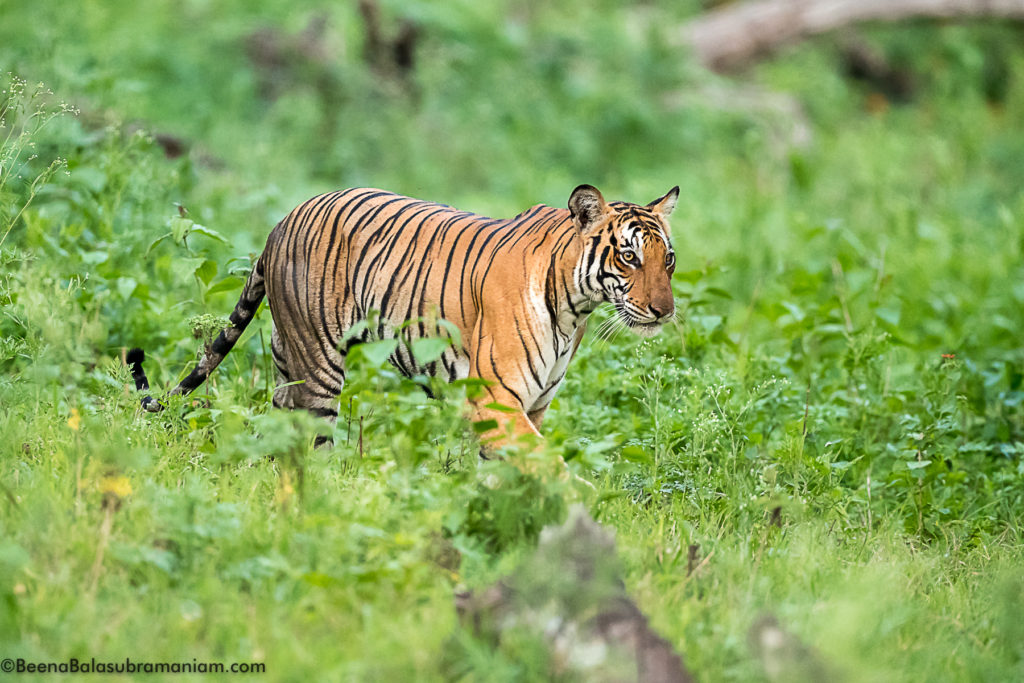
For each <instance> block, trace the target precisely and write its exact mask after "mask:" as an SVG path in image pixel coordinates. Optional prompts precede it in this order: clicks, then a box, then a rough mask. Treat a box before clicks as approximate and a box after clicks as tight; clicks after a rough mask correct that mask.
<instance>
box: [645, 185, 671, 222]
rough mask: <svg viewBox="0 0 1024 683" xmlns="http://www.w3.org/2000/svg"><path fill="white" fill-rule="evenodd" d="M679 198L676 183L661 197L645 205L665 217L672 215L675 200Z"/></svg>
mask: <svg viewBox="0 0 1024 683" xmlns="http://www.w3.org/2000/svg"><path fill="white" fill-rule="evenodd" d="M678 199H679V186H678V185H676V186H675V187H673V188H672V189H671V190H669V191H668V193H667V194H666V195H665V196H664V197H662V198H661V199H655V200H654V201H653V202H651V203H650V204H648V205H647V208H648V209H651V210H652V211H654V212H656V213H660V214H661V215H662V216H664V217H665V218H668V217H669V216H670V215H672V210H673V209H675V208H676V201H677V200H678Z"/></svg>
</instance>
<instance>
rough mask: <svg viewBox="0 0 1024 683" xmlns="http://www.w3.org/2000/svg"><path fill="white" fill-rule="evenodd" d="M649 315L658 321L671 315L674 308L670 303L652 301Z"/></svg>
mask: <svg viewBox="0 0 1024 683" xmlns="http://www.w3.org/2000/svg"><path fill="white" fill-rule="evenodd" d="M650 309H651V313H652V314H653V315H654V316H655V317H656V318H657V319H658V320H661V319H662V318H666V317H668V316H670V315H672V312H673V310H675V306H674V305H673V302H672V301H652V302H651V305H650Z"/></svg>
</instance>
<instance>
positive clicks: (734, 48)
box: [675, 0, 1024, 71]
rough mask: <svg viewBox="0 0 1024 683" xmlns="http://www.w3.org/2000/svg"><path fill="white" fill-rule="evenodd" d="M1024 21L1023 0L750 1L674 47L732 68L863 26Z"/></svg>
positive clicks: (712, 16)
mask: <svg viewBox="0 0 1024 683" xmlns="http://www.w3.org/2000/svg"><path fill="white" fill-rule="evenodd" d="M982 17H991V18H1002V19H1017V20H1021V19H1024V0H752V1H750V2H744V3H739V4H732V5H726V6H723V7H719V8H716V9H714V10H711V11H709V12H707V13H705V14H703V15H701V16H698V17H697V18H696V19H693V20H691V21H689V22H688V23H686V24H684V25H683V26H682V27H680V29H679V32H678V33H677V35H676V38H675V42H676V43H677V44H678V45H680V46H688V47H690V49H692V50H693V53H694V55H695V56H696V58H697V59H698V61H700V63H701V64H703V65H704V66H706V67H708V68H710V69H714V70H716V71H728V70H730V69H736V68H738V67H741V66H743V65H745V64H749V63H750V62H752V61H754V60H756V59H757V58H759V57H761V56H763V55H766V54H770V53H772V52H774V51H775V50H777V49H778V48H780V47H782V46H784V45H787V44H790V43H794V42H797V41H799V40H802V39H804V38H807V37H809V36H813V35H819V34H822V33H827V32H829V31H833V30H835V29H838V28H841V27H843V26H849V25H852V24H857V23H861V22H865V21H886V22H891V21H901V20H905V19H913V18H932V19H972V18H982Z"/></svg>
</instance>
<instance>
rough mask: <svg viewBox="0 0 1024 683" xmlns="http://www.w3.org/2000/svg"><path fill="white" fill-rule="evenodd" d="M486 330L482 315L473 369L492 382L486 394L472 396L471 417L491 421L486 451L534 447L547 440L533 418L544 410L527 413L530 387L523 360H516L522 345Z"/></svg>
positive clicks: (473, 343) (472, 348) (484, 441)
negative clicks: (525, 375)
mask: <svg viewBox="0 0 1024 683" xmlns="http://www.w3.org/2000/svg"><path fill="white" fill-rule="evenodd" d="M485 330H486V328H485V326H484V321H483V319H482V317H481V319H480V320H479V321H478V322H477V325H476V328H475V329H474V333H473V336H472V339H471V342H470V348H469V356H470V368H469V372H470V375H471V376H474V377H479V378H481V379H483V380H486V381H487V382H488V383H489V384H488V386H487V388H486V389H485V391H484V394H483V395H482V396H480V397H478V398H475V399H471V400H470V418H471V419H472V420H473V422H476V423H480V424H490V425H491V427H490V428H489V429H487V430H486V431H484V432H483V433H481V434H480V441H481V444H482V446H483V449H484V451H485V453H494V452H496V451H498V450H500V449H502V448H504V447H506V446H519V447H521V448H525V449H526V450H527V451H529V450H533V448H535V447H536V445H537V444H538V443H539V442H540V441H542V440H543V437H541V434H540V432H539V431H538V430H537V426H536V424H537V423H535V422H534V419H533V418H534V417H537V418H539V417H540V416H542V415H543V412H544V411H538V412H539V413H540V415H536V416H533V415H527V413H526V410H525V406H524V402H526V401H528V394H529V391H530V388H529V386H527V385H526V383H525V382H524V381H523V378H522V376H521V374H520V373H518V372H517V369H518V368H519V367H521V364H520V363H517V362H515V361H516V360H517V357H516V356H515V355H514V354H515V353H517V352H518V351H519V349H517V348H516V347H515V345H513V344H509V343H505V344H503V343H501V341H500V339H501V338H500V337H498V336H497V335H491V334H488V333H487V332H486V331H485ZM505 341H506V342H508V341H509V340H508V339H505ZM538 422H539V419H538Z"/></svg>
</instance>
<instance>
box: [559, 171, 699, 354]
mask: <svg viewBox="0 0 1024 683" xmlns="http://www.w3.org/2000/svg"><path fill="white" fill-rule="evenodd" d="M678 198H679V187H678V186H676V187H673V188H672V189H671V190H669V191H668V193H667V194H666V195H665V196H664V197H661V198H660V199H656V200H654V201H653V202H651V203H650V204H647V205H646V206H640V205H639V204H628V203H626V202H611V203H606V202H605V200H604V197H602V196H601V193H600V192H598V191H597V188H595V187H592V186H590V185H580V186H579V187H577V188H576V189H575V190H573V192H572V195H571V196H570V197H569V213H570V214H571V215H572V220H573V223H574V224H575V226H576V229H577V230H578V231H579V234H580V237H581V238H582V239H583V244H584V246H583V257H582V259H581V261H580V263H579V265H578V266H577V273H578V278H577V281H578V282H579V283H580V284H581V285H582V289H583V291H584V292H586V293H587V294H588V296H590V298H591V300H592V301H594V302H602V301H608V302H611V303H612V304H613V305H614V306H615V310H616V311H617V312H618V315H619V319H620V320H621V321H622V322H623V323H625V325H626V326H627V327H629V328H630V329H632V330H633V331H634V332H636V333H637V334H639V335H641V336H651V335H653V334H656V333H657V332H658V330H659V329H660V328H661V325H662V324H663V323H665V322H666V321H668V320H670V319H671V318H672V316H673V315H675V300H674V298H673V296H672V272H673V271H674V270H675V265H676V257H675V251H674V250H673V249H672V242H671V240H670V238H669V236H670V234H671V233H670V231H669V225H668V217H669V215H670V214H671V213H672V209H674V208H675V206H676V200H677V199H678Z"/></svg>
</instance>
